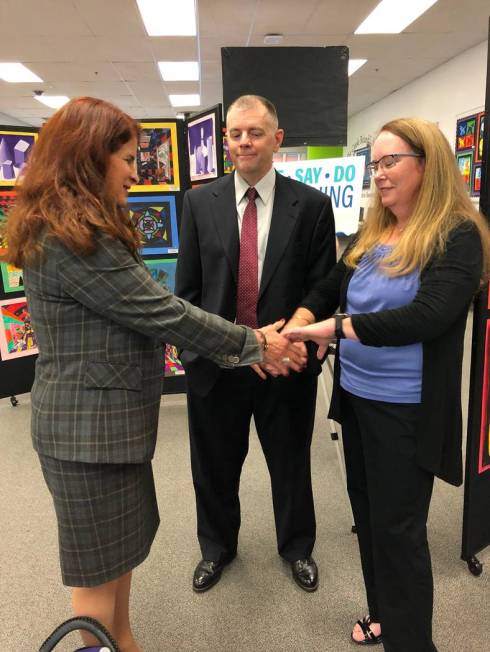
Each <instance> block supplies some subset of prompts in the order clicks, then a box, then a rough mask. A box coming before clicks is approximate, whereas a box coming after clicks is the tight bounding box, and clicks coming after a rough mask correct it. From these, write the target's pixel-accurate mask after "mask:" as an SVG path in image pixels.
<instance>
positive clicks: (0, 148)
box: [0, 131, 37, 186]
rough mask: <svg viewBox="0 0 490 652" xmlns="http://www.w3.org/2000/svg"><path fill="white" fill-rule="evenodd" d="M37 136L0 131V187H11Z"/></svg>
mask: <svg viewBox="0 0 490 652" xmlns="http://www.w3.org/2000/svg"><path fill="white" fill-rule="evenodd" d="M36 136H37V134H33V133H23V132H20V133H14V132H11V131H10V132H6V131H0V185H3V186H5V185H10V186H11V185H13V184H15V182H16V180H17V179H18V178H19V176H20V174H21V172H22V168H23V167H24V166H25V164H26V162H27V158H28V156H29V154H30V152H31V150H32V147H33V145H34V141H35V139H36Z"/></svg>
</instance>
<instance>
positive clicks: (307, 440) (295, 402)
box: [187, 368, 317, 561]
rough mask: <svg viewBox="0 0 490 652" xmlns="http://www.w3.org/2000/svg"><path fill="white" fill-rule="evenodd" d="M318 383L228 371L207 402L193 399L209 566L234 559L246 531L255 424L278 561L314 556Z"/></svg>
mask: <svg viewBox="0 0 490 652" xmlns="http://www.w3.org/2000/svg"><path fill="white" fill-rule="evenodd" d="M316 387H317V378H316V377H315V376H310V375H306V374H304V373H301V374H297V373H294V372H291V375H290V376H289V377H286V378H283V377H280V378H271V377H268V378H267V380H262V379H260V378H259V377H258V376H257V374H256V373H255V372H254V371H253V370H252V369H250V368H244V369H234V370H226V371H223V372H222V374H221V375H220V378H219V379H218V381H217V383H216V384H215V385H214V387H213V388H212V390H211V391H210V392H209V394H207V395H206V396H204V397H201V396H197V395H196V394H195V393H193V392H188V395H187V405H188V414H189V431H190V447H191V466H192V476H193V481H194V489H195V493H196V507H197V534H198V539H199V544H200V547H201V552H202V556H203V558H204V559H209V560H213V561H219V560H229V559H231V558H233V557H234V556H235V554H236V551H237V544H238V531H239V528H240V500H239V496H238V491H239V486H240V474H241V470H242V466H243V462H244V460H245V458H246V456H247V453H248V440H249V429H250V421H251V418H252V416H253V417H254V420H255V427H256V429H257V433H258V437H259V440H260V443H261V446H262V450H263V452H264V456H265V459H266V462H267V467H268V470H269V474H270V478H271V486H272V501H273V508H274V518H275V525H276V534H277V546H278V551H279V554H280V555H281V556H282V557H284V558H285V559H286V560H288V561H295V560H296V559H303V558H305V557H307V556H309V555H310V554H311V552H312V550H313V546H314V543H315V534H316V523H315V512H314V505H313V493H312V488H311V471H310V446H311V437H312V433H313V424H314V414H315V403H316Z"/></svg>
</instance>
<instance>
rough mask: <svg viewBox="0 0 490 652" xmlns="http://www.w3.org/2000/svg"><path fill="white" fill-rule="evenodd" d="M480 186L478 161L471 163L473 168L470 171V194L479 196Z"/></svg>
mask: <svg viewBox="0 0 490 652" xmlns="http://www.w3.org/2000/svg"><path fill="white" fill-rule="evenodd" d="M480 187H481V163H478V164H476V165H473V170H472V171H471V188H470V195H471V196H472V197H479V196H480Z"/></svg>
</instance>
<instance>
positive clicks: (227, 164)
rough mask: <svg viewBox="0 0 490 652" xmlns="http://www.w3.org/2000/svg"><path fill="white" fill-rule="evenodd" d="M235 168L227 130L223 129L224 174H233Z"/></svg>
mask: <svg viewBox="0 0 490 652" xmlns="http://www.w3.org/2000/svg"><path fill="white" fill-rule="evenodd" d="M234 169H235V166H234V165H233V161H232V160H231V154H230V147H229V145H228V136H227V135H226V129H223V173H224V174H231V173H232V172H233V170H234Z"/></svg>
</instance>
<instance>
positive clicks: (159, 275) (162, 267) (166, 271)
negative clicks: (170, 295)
mask: <svg viewBox="0 0 490 652" xmlns="http://www.w3.org/2000/svg"><path fill="white" fill-rule="evenodd" d="M145 265H146V266H147V267H148V271H149V272H150V274H151V277H152V278H153V279H154V280H155V281H156V282H157V283H159V284H160V285H163V286H165V287H166V288H167V289H168V290H170V292H174V291H175V271H176V269H177V258H147V259H146V260H145Z"/></svg>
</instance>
